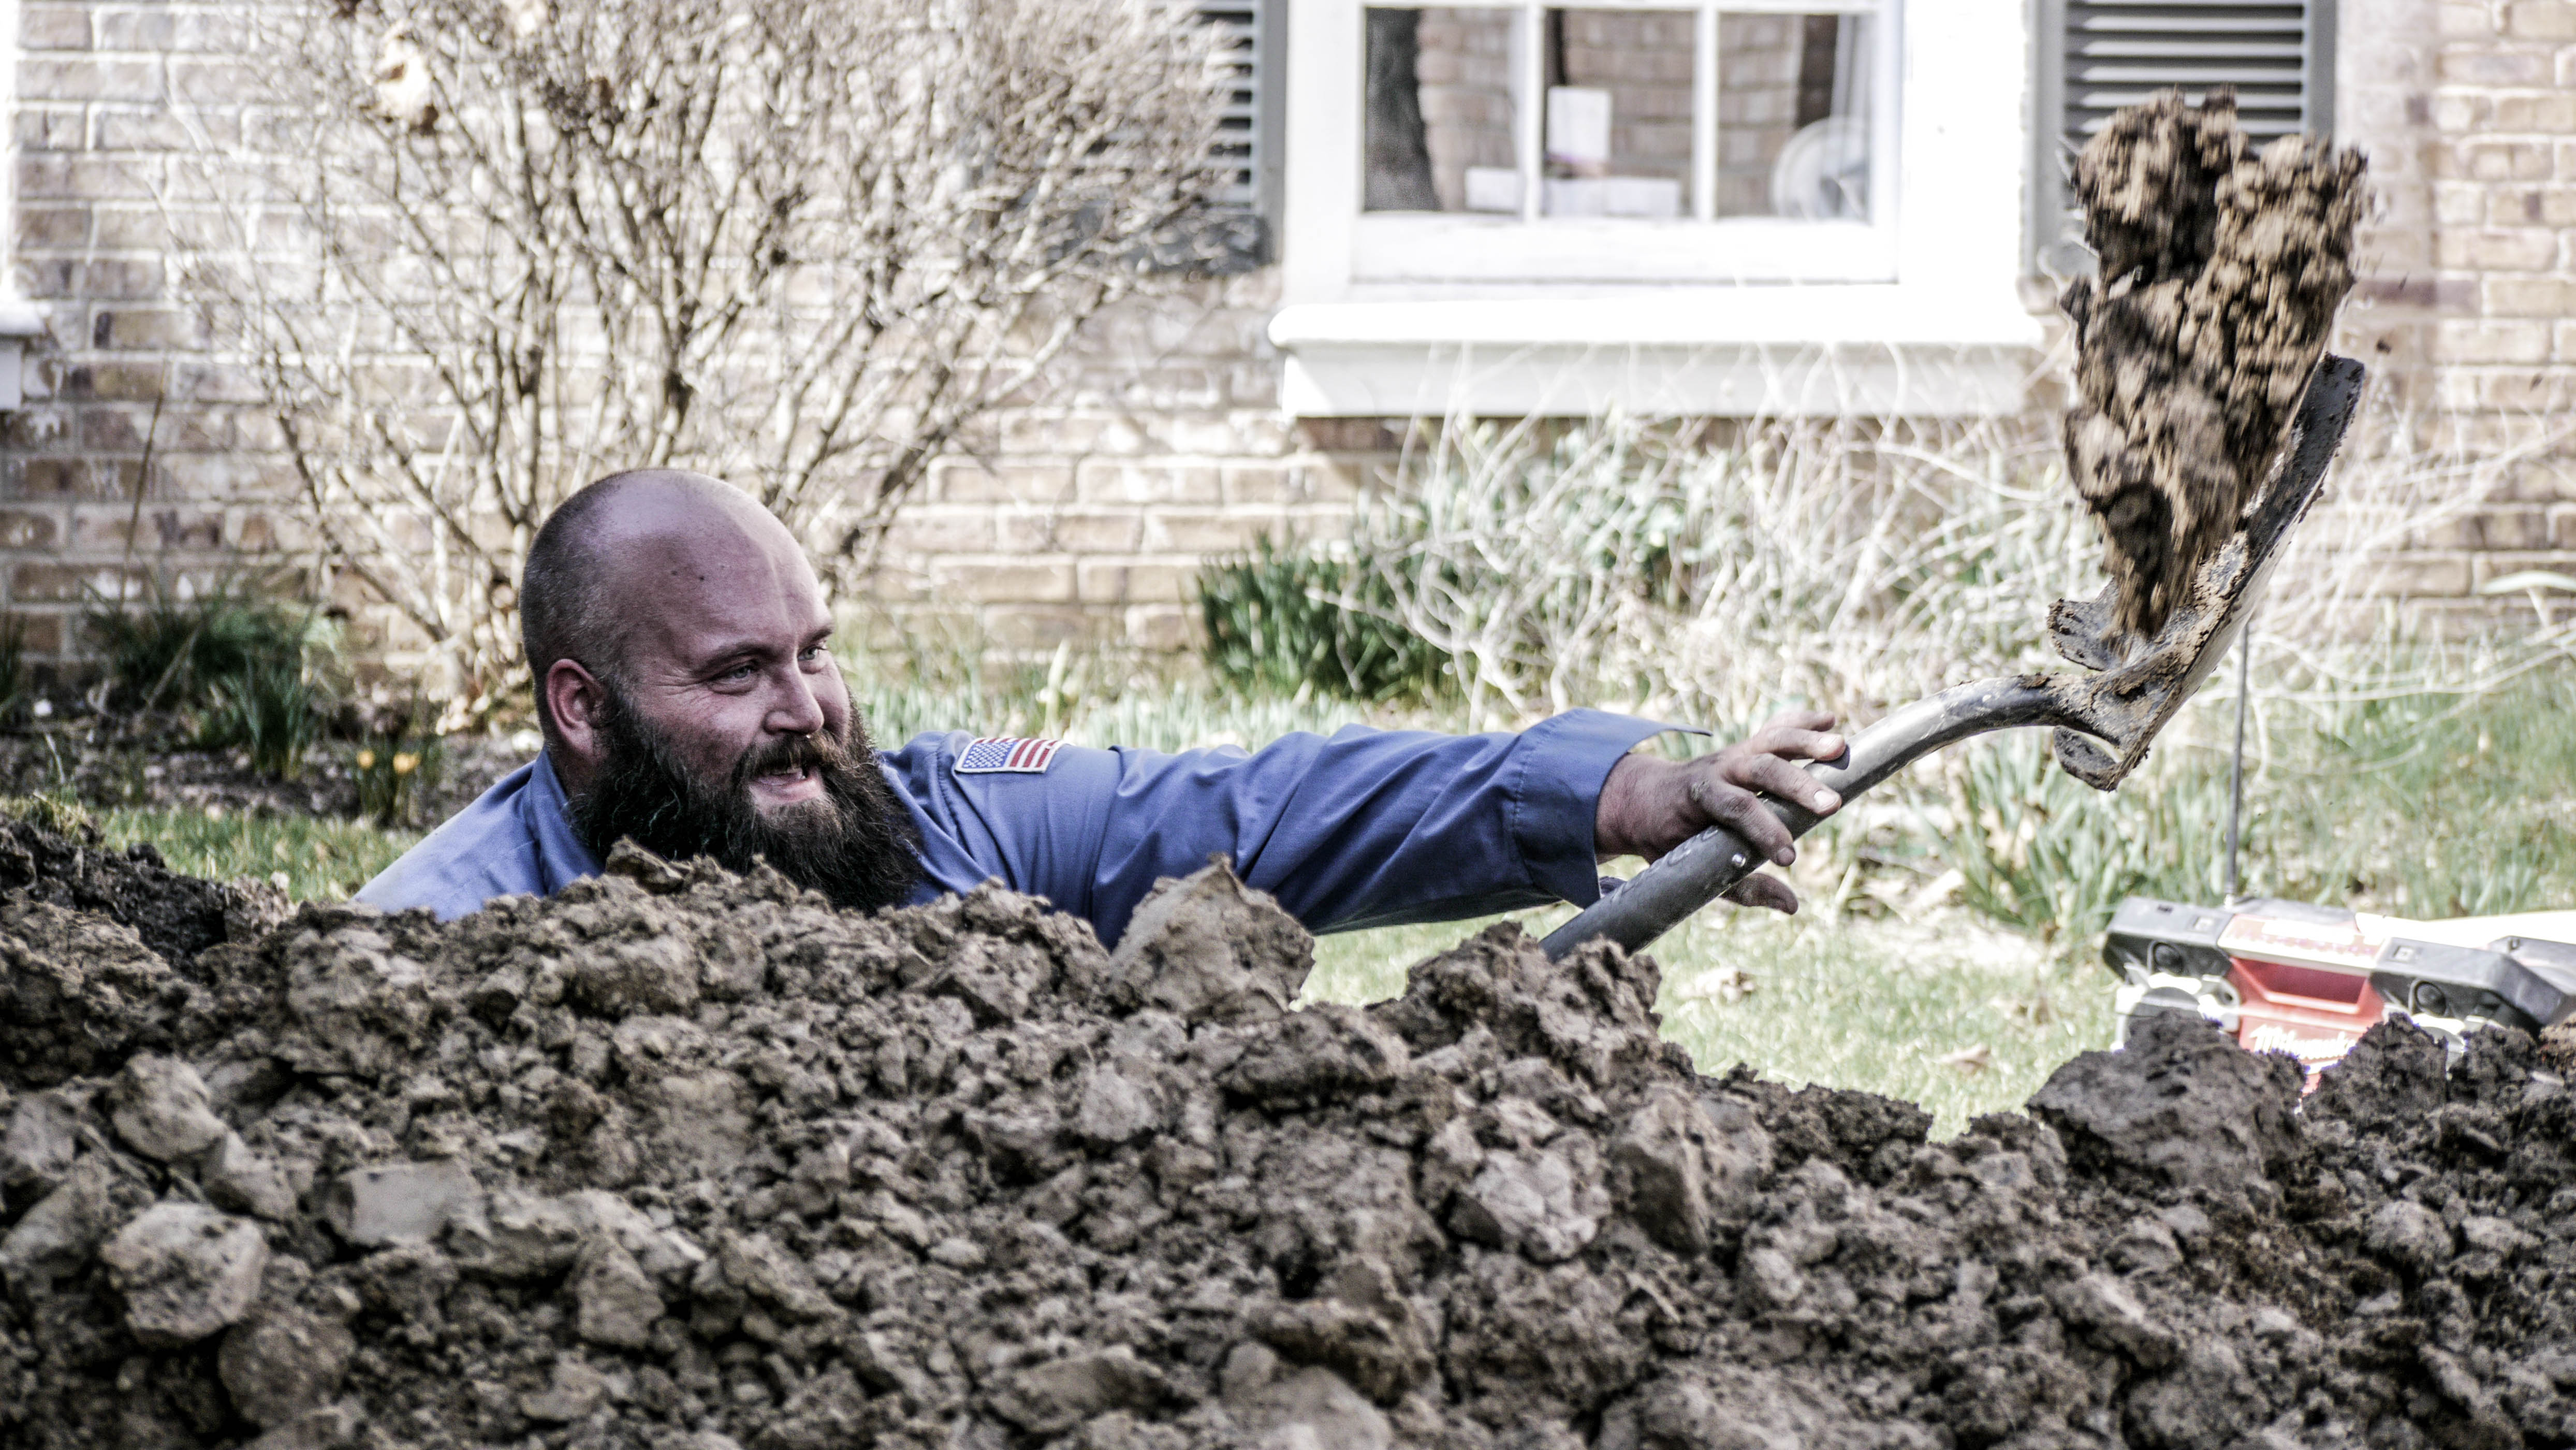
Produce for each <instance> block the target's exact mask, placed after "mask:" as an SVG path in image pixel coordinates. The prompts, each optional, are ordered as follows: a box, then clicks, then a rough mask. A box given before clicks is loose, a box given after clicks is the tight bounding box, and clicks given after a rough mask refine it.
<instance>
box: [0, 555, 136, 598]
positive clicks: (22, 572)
mask: <svg viewBox="0 0 2576 1450" xmlns="http://www.w3.org/2000/svg"><path fill="white" fill-rule="evenodd" d="M147 572H148V571H146V570H142V569H133V568H122V567H119V566H117V565H113V564H51V563H45V564H20V565H17V566H16V567H14V568H12V569H11V570H10V571H9V602H10V603H12V604H82V603H87V602H88V601H89V600H91V599H92V598H95V597H98V596H102V595H103V596H105V597H107V598H109V599H115V598H119V597H123V598H137V597H140V596H141V595H142V593H143V592H144V590H146V589H147V588H149V587H150V586H151V582H152V581H151V580H150V579H148V578H147V577H145V576H146V574H147Z"/></svg>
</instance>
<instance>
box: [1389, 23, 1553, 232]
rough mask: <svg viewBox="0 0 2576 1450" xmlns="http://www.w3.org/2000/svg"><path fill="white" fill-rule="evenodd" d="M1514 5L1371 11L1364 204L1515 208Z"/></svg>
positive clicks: (1439, 208)
mask: <svg viewBox="0 0 2576 1450" xmlns="http://www.w3.org/2000/svg"><path fill="white" fill-rule="evenodd" d="M1519 20H1520V14H1519V12H1518V11H1516V10H1511V9H1506V8H1502V7H1487V6H1476V7H1468V6H1443V7H1436V8H1426V9H1420V10H1389V9H1372V10H1370V11H1369V12H1368V86H1367V94H1366V101H1365V104H1366V106H1367V112H1366V118H1365V125H1364V126H1363V128H1362V130H1363V136H1364V142H1363V145H1364V149H1365V151H1366V156H1367V166H1368V170H1367V179H1366V186H1365V188H1364V192H1363V200H1362V205H1363V206H1364V207H1365V208H1366V209H1367V210H1369V211H1494V212H1515V213H1516V212H1518V211H1519V210H1520V209H1521V201H1520V177H1519V173H1518V172H1517V171H1516V170H1515V169H1514V167H1513V161H1514V138H1513V118H1514V116H1515V114H1516V109H1515V107H1514V105H1513V103H1512V73H1513V64H1512V63H1513V61H1514V59H1515V58H1516V57H1515V54H1514V52H1515V50H1516V48H1517V47H1516V37H1517V35H1518V33H1519Z"/></svg>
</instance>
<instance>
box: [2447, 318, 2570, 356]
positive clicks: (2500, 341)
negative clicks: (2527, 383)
mask: <svg viewBox="0 0 2576 1450" xmlns="http://www.w3.org/2000/svg"><path fill="white" fill-rule="evenodd" d="M2433 358H2434V360H2435V361H2437V362H2460V363H2536V362H2546V361H2548V360H2549V324H2547V323H2545V322H2541V321H2538V320H2523V319H2510V320H2498V321H2484V320H2457V321H2455V320H2447V319H2446V320H2445V321H2443V322H2442V323H2440V324H2439V325H2438V326H2437V327H2436V329H2435V331H2434V336H2433Z"/></svg>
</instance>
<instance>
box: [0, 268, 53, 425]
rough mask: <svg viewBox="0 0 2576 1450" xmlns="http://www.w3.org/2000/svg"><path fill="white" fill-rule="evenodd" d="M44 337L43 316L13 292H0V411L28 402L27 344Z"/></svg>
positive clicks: (9, 409) (32, 305)
mask: <svg viewBox="0 0 2576 1450" xmlns="http://www.w3.org/2000/svg"><path fill="white" fill-rule="evenodd" d="M44 335H45V319H44V315H43V314H42V313H40V312H38V311H37V310H36V308H35V305H34V304H33V303H30V302H28V301H27V300H26V299H25V298H22V297H20V296H18V295H17V294H16V293H14V292H13V293H0V412H8V411H11V410H13V409H16V408H18V407H20V406H22V405H24V404H25V402H26V401H27V393H26V376H27V371H26V368H27V344H28V343H29V342H31V341H33V340H34V339H36V338H39V337H42V336H44Z"/></svg>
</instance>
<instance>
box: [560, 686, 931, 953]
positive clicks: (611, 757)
mask: <svg viewBox="0 0 2576 1450" xmlns="http://www.w3.org/2000/svg"><path fill="white" fill-rule="evenodd" d="M608 696H609V700H608V708H607V710H606V712H605V714H604V716H603V718H602V719H601V721H600V735H601V738H602V740H603V742H604V744H605V747H606V748H605V750H604V752H603V757H604V758H603V759H602V761H601V763H600V766H599V769H598V770H597V771H596V773H594V775H593V776H592V778H591V780H590V783H589V785H588V787H587V788H586V789H582V790H578V791H576V792H574V794H573V796H572V800H571V806H572V818H573V825H574V827H575V829H577V830H579V831H580V832H581V833H582V837H583V839H584V840H586V841H588V842H589V843H590V846H591V849H592V850H594V851H597V852H599V853H600V854H602V855H606V854H607V852H608V848H609V847H611V846H613V845H615V844H616V843H617V842H618V841H619V840H621V839H625V840H632V841H634V842H635V844H637V845H639V846H642V847H643V848H644V849H646V850H648V851H651V852H653V853H654V854H655V855H657V856H661V857H663V858H665V859H668V860H685V859H687V858H689V857H693V856H705V857H708V858H711V859H713V860H714V861H716V862H718V863H719V864H721V865H724V866H726V867H728V868H730V869H732V870H735V871H748V870H750V869H751V868H752V866H753V865H754V864H755V863H756V862H760V861H766V862H768V863H769V864H770V865H772V866H774V867H776V868H778V870H779V871H781V872H783V873H784V874H785V875H786V876H787V878H788V879H789V880H791V881H794V882H796V883H797V884H798V885H800V886H808V887H812V888H813V889H815V890H817V891H820V892H822V893H823V894H824V895H825V896H828V897H830V898H831V899H832V902H833V904H835V905H837V906H845V907H853V908H856V909H859V910H862V911H869V910H874V909H876V908H877V907H880V906H892V905H895V904H897V903H899V902H901V901H903V900H904V899H905V897H907V896H908V895H910V894H911V892H912V888H913V886H914V884H915V883H916V882H917V881H919V880H920V877H921V864H920V857H919V855H918V854H917V850H918V846H919V834H918V832H917V830H916V829H915V827H914V825H913V822H912V817H911V815H910V813H909V812H907V811H906V810H905V809H904V807H903V803H902V801H900V800H898V799H896V797H895V794H894V791H893V788H892V787H890V786H888V785H887V784H886V780H885V776H884V775H883V774H882V773H881V772H880V771H879V770H878V768H877V756H876V748H875V746H874V744H873V743H872V742H871V741H870V740H869V739H868V736H867V731H866V728H865V727H864V726H862V725H860V724H859V723H858V722H857V720H856V718H855V712H850V711H848V709H847V703H848V702H847V699H846V697H845V698H844V701H843V705H844V714H845V718H846V719H847V721H848V729H847V731H846V733H843V732H836V731H830V730H823V731H817V732H815V733H814V734H812V735H790V736H780V737H776V738H773V739H769V740H767V741H765V742H764V743H761V744H758V745H755V746H753V747H752V748H751V749H749V750H746V751H745V752H743V753H742V754H741V755H740V756H739V757H737V758H736V759H735V760H734V762H733V764H732V766H731V768H730V769H728V770H726V771H723V772H721V773H718V774H709V773H707V772H705V771H704V770H702V769H700V768H699V767H698V766H696V765H693V764H691V763H689V762H687V761H685V760H683V759H682V758H681V756H680V753H679V751H678V750H677V748H676V746H675V742H674V741H673V740H672V739H671V737H670V736H669V735H668V734H667V733H666V732H664V731H663V730H662V729H661V728H660V727H659V726H657V725H656V724H655V723H654V722H652V721H651V720H649V719H647V718H645V717H644V716H643V714H642V713H641V712H640V711H638V710H636V709H634V708H633V706H632V704H631V702H629V701H628V700H627V699H626V698H625V696H624V694H623V692H621V691H620V690H618V688H617V687H616V685H615V684H614V683H610V684H609V685H608ZM791 776H792V777H794V778H797V779H799V780H805V781H811V782H813V784H814V787H815V791H816V793H815V794H814V795H813V796H812V797H811V798H808V799H801V800H797V801H794V802H790V803H788V804H784V805H779V804H764V803H763V801H762V799H761V791H760V788H759V782H761V781H762V780H763V779H778V778H786V777H791Z"/></svg>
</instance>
